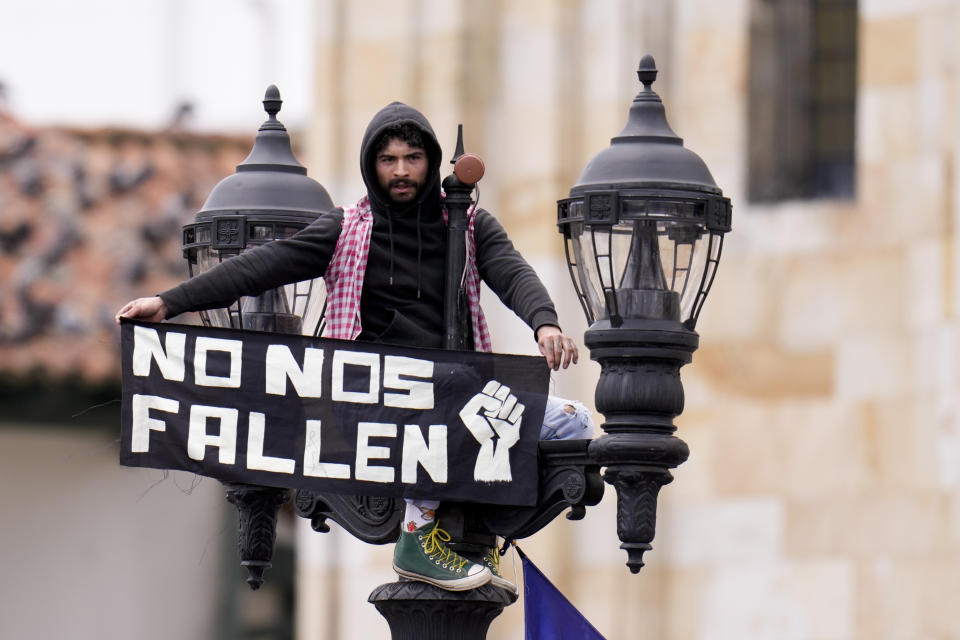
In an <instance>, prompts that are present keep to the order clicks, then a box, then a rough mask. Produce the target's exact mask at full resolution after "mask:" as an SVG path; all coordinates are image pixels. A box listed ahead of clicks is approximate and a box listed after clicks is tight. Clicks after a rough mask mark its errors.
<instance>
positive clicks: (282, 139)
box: [183, 85, 334, 335]
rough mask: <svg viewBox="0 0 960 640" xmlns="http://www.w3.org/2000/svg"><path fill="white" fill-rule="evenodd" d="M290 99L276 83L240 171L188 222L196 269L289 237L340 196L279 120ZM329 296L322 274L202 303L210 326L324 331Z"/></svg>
mask: <svg viewBox="0 0 960 640" xmlns="http://www.w3.org/2000/svg"><path fill="white" fill-rule="evenodd" d="M281 104H282V100H281V99H280V92H279V91H278V90H277V87H276V86H274V85H270V86H269V87H268V88H267V91H266V95H265V96H264V99H263V106H264V110H265V111H266V112H267V114H268V116H269V117H268V119H267V120H266V122H264V123H263V124H262V125H261V126H260V131H259V133H258V134H257V138H256V141H255V142H254V145H253V149H252V150H251V152H250V155H249V156H247V158H246V160H244V161H243V162H241V163H240V164H239V165H237V172H236V173H234V174H233V175H230V176H227V177H226V178H224V179H223V180H221V181H220V182H219V183H218V184H217V185H216V186H215V187H214V188H213V190H212V191H211V192H210V195H209V196H208V197H207V200H206V202H204V204H203V207H202V208H201V209H200V211H199V212H198V213H197V215H196V220H195V222H194V223H193V224H188V225H186V226H184V228H183V255H184V257H185V258H186V259H187V263H188V265H189V269H190V277H193V276H195V275H198V274H200V273H203V272H205V271H208V270H209V269H212V268H213V267H214V266H216V265H217V264H218V263H220V262H222V261H223V260H226V259H229V258H232V257H234V256H236V255H239V254H240V253H243V252H244V251H247V250H248V249H251V248H253V247H256V246H258V245H262V244H265V243H267V242H270V241H272V240H277V239H280V238H289V237H290V236H292V235H294V234H295V233H297V232H298V231H300V230H301V229H303V228H304V227H306V226H307V225H308V224H310V223H311V222H313V221H314V220H316V218H317V217H318V216H319V215H320V214H321V213H324V212H326V211H329V210H331V209H333V206H334V205H333V201H332V200H331V199H330V195H329V194H328V193H327V190H326V189H324V188H323V187H322V186H321V185H320V183H318V182H317V181H315V180H313V179H311V178H308V177H307V170H306V168H305V167H303V165H301V164H300V163H299V162H297V159H296V158H295V157H294V155H293V151H292V150H291V148H290V137H289V135H287V129H286V127H284V126H283V124H282V123H281V122H279V121H278V120H277V113H278V112H279V111H280V106H281ZM324 299H325V290H324V288H323V280H322V278H316V279H313V280H307V281H304V282H298V283H296V284H289V285H285V286H282V287H277V288H275V289H270V290H269V291H266V292H265V293H263V294H261V295H259V296H255V297H244V298H241V299H240V300H239V301H237V302H236V303H235V304H233V305H231V306H230V307H229V308H225V309H211V310H208V311H202V312H201V313H200V317H201V318H202V319H203V323H204V324H205V325H206V326H215V327H233V328H235V329H254V330H259V331H277V332H280V333H306V334H309V335H318V334H319V331H320V328H321V327H320V322H321V316H322V309H323V301H324Z"/></svg>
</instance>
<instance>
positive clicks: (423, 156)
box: [376, 138, 429, 204]
mask: <svg viewBox="0 0 960 640" xmlns="http://www.w3.org/2000/svg"><path fill="white" fill-rule="evenodd" d="M428 165H429V162H428V160H427V152H426V150H424V149H423V147H412V146H410V145H409V144H407V143H406V142H404V141H403V140H401V139H400V138H390V140H389V142H387V146H386V147H384V148H383V150H382V151H380V152H379V153H378V154H377V158H376V167H377V179H378V181H379V182H380V188H381V189H383V190H384V192H385V193H386V194H387V196H388V197H389V198H390V201H391V202H393V203H395V204H404V203H407V202H412V201H413V200H415V199H416V197H417V194H418V193H419V192H420V189H422V188H423V185H424V184H425V183H426V180H427V169H428Z"/></svg>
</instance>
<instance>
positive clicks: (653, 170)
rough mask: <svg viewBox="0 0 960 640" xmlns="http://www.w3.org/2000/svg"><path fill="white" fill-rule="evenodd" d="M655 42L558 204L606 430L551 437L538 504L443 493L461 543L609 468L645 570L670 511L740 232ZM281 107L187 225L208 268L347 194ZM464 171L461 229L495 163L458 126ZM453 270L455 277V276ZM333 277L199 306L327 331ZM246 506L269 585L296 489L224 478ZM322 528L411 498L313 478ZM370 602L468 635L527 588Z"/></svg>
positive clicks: (296, 329)
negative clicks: (674, 124)
mask: <svg viewBox="0 0 960 640" xmlns="http://www.w3.org/2000/svg"><path fill="white" fill-rule="evenodd" d="M656 74H657V70H656V68H655V65H654V61H653V58H652V57H650V56H645V57H644V58H643V60H641V62H640V68H639V70H638V76H639V78H640V81H641V83H642V84H643V89H642V90H641V92H640V93H639V94H638V95H637V97H636V98H635V99H634V101H633V105H632V106H631V108H630V115H629V118H628V121H627V124H626V126H625V127H624V129H623V131H621V132H620V134H619V135H617V136H616V137H615V138H613V140H612V143H611V146H610V147H609V148H608V149H605V150H604V151H601V152H600V153H599V154H597V155H596V156H595V157H594V158H593V159H592V160H591V161H590V163H588V165H587V166H586V168H585V169H584V171H583V173H582V175H581V176H580V179H579V180H578V182H577V184H575V185H574V186H573V187H572V188H571V189H570V195H569V197H568V198H565V199H562V200H560V201H559V202H558V203H557V205H558V226H559V229H560V231H561V233H562V235H563V238H564V245H565V250H566V257H567V263H568V267H569V270H570V274H571V277H572V279H573V284H574V288H575V289H576V292H577V295H578V297H579V299H580V302H581V304H582V306H583V310H584V313H585V314H586V317H587V320H588V322H589V323H590V327H589V329H588V330H587V332H586V335H585V340H584V342H585V344H586V346H587V347H588V348H589V349H590V355H591V357H592V358H593V359H594V360H597V361H598V362H599V363H600V366H601V374H600V379H599V382H598V384H597V388H596V398H595V399H596V407H597V409H598V410H599V411H600V412H601V413H603V414H604V416H605V419H606V422H605V423H604V424H603V425H602V426H603V430H604V434H603V435H602V436H601V437H599V438H597V439H596V440H592V441H591V440H571V441H556V442H542V443H540V449H539V457H538V473H539V487H538V496H537V503H536V505H533V506H529V507H502V506H496V505H482V504H470V505H464V504H455V503H453V504H449V505H447V504H445V505H444V506H443V509H444V512H443V513H442V514H441V517H442V520H443V521H444V522H445V523H448V524H449V525H450V529H449V531H450V533H451V535H452V536H453V539H452V541H451V546H452V547H454V548H455V549H457V550H458V551H460V552H461V553H464V554H466V555H468V556H470V555H475V554H476V553H477V552H478V550H480V549H483V548H485V547H489V546H490V545H491V544H493V543H495V541H496V536H500V537H502V538H505V539H507V540H516V539H521V538H525V537H527V536H530V535H532V534H534V533H536V532H537V531H539V530H540V529H542V528H543V527H545V526H546V525H548V524H549V523H550V522H551V521H552V520H553V519H554V518H555V517H556V516H558V515H559V514H560V513H561V512H563V511H567V510H568V514H567V517H568V519H573V520H576V519H581V518H583V517H584V515H585V512H586V507H588V506H592V505H595V504H597V503H598V502H599V501H600V498H601V497H602V494H603V484H604V483H603V481H602V480H601V478H600V469H601V467H604V468H605V469H606V470H605V473H604V474H603V480H605V481H606V482H607V483H609V484H612V485H613V486H614V487H615V488H616V491H617V497H618V502H617V504H618V506H617V533H618V536H619V538H620V540H621V542H622V545H621V547H622V548H624V549H625V550H626V551H627V554H628V561H627V566H628V567H629V568H630V570H631V571H632V572H634V573H636V572H638V571H639V569H640V567H642V566H643V553H644V552H645V551H647V550H649V549H650V548H651V547H650V542H651V541H652V540H653V537H654V530H655V524H656V500H657V495H658V493H659V490H660V487H661V486H663V485H664V484H667V483H668V482H670V481H671V480H672V476H671V474H670V469H673V468H675V467H677V466H678V465H680V464H681V463H682V462H684V461H685V460H686V458H687V456H688V449H687V445H686V444H685V443H684V442H683V441H682V440H680V439H679V438H677V437H676V436H674V435H673V434H674V432H675V430H676V427H675V426H674V425H673V419H674V418H675V417H676V416H677V415H679V414H680V413H681V411H682V410H683V387H682V384H681V382H680V376H679V370H680V368H681V367H682V366H683V365H684V364H686V363H688V362H690V361H691V359H692V354H693V352H694V351H695V350H696V348H697V345H698V341H699V337H698V335H697V334H696V333H695V331H694V328H695V326H696V322H697V318H698V316H699V314H700V310H701V309H702V307H703V304H704V301H705V299H706V296H707V293H708V292H709V290H710V286H711V284H712V282H713V278H714V276H715V274H716V269H717V266H718V264H719V259H720V253H721V247H722V244H723V237H724V234H725V233H726V232H727V231H729V230H730V201H729V199H727V198H725V197H724V196H723V194H722V192H721V190H720V189H719V188H718V187H717V185H716V183H715V182H714V180H713V178H712V176H711V175H710V172H709V170H708V169H707V167H706V165H705V164H704V162H703V161H702V160H701V159H700V158H699V157H698V156H697V155H696V154H694V153H693V152H691V151H689V150H688V149H685V148H684V147H683V144H682V140H681V139H680V138H679V137H677V135H676V134H675V133H674V132H673V131H672V130H671V129H670V127H669V125H668V124H667V121H666V116H665V113H664V108H663V103H662V102H661V100H660V98H659V96H657V94H656V93H655V92H654V91H653V90H652V88H651V86H652V84H653V82H654V81H655V79H656ZM264 107H265V109H266V111H267V113H268V115H269V118H268V120H267V121H266V122H264V124H263V125H262V126H261V128H260V131H259V133H258V135H257V139H256V142H255V144H254V148H253V150H252V151H251V153H250V155H249V156H248V158H247V159H246V160H244V162H243V163H241V164H240V165H239V166H238V167H237V173H236V174H234V175H232V176H228V177H227V178H225V179H224V180H223V181H221V182H220V183H219V184H218V185H217V186H216V187H215V188H214V190H213V191H212V192H211V194H210V196H209V197H208V199H207V201H206V203H205V204H204V206H203V208H202V209H201V211H200V212H199V213H198V214H197V216H196V220H195V222H194V223H192V224H189V225H187V226H185V227H184V230H183V241H184V255H185V257H186V258H187V261H188V263H189V265H190V273H191V275H194V274H196V273H198V272H202V271H204V270H207V269H209V268H212V267H213V266H215V265H216V264H217V263H219V262H221V261H223V260H224V259H228V258H230V257H232V256H236V255H239V254H240V253H242V252H243V251H245V250H247V249H248V248H250V247H253V246H256V245H257V244H262V243H264V242H269V241H271V240H274V239H279V238H286V237H289V236H291V235H293V234H294V233H296V232H297V231H299V230H300V229H302V228H303V227H305V226H306V225H308V224H309V223H310V222H312V221H313V220H314V219H316V217H317V216H318V215H320V214H321V213H323V212H324V211H327V210H330V209H332V208H333V203H332V201H331V200H330V197H329V195H328V194H327V192H326V190H324V189H323V187H322V186H320V185H319V184H318V183H316V182H314V181H313V180H310V179H309V178H307V177H306V169H304V168H303V167H302V166H301V165H300V164H299V163H298V162H297V161H296V159H295V158H294V157H293V154H292V152H291V149H290V140H289V137H288V136H287V133H286V129H285V128H284V127H283V125H282V124H280V123H279V122H278V121H277V119H276V114H277V112H278V111H279V109H280V96H279V92H278V91H277V90H276V87H273V86H271V87H270V88H269V89H268V90H267V96H266V99H265V100H264ZM454 159H455V160H458V159H459V160H460V161H459V162H457V163H456V165H455V168H454V175H452V176H449V177H448V178H447V179H446V180H445V181H444V187H445V189H446V190H447V208H448V211H449V215H450V227H451V234H452V237H453V238H454V240H456V241H458V242H459V240H458V239H459V238H460V237H461V235H462V234H463V233H464V229H465V228H466V226H465V225H466V212H467V210H468V208H469V207H470V206H471V205H472V198H471V193H472V191H473V185H474V183H475V182H476V181H477V180H479V178H480V176H482V174H483V165H482V163H481V162H480V161H479V158H476V156H471V155H470V154H463V153H462V145H461V144H460V142H459V141H458V146H457V152H456V157H455V158H454ZM462 253H463V252H453V253H452V254H450V255H448V257H447V261H448V270H450V272H451V274H453V275H450V276H449V277H448V279H447V280H448V284H447V286H448V288H450V290H451V292H454V291H453V287H454V285H457V286H459V284H460V277H459V274H460V273H461V272H462V268H463V267H462V264H463V260H464V255H462ZM454 276H457V277H454ZM324 293H325V291H324V289H323V284H322V280H321V279H316V280H311V281H307V282H302V283H297V284H295V285H285V286H282V287H278V288H276V289H272V290H270V291H267V292H266V293H264V294H262V295H260V296H256V297H250V298H243V299H241V300H240V301H238V302H237V303H235V304H233V305H231V306H229V307H226V308H223V309H217V310H212V311H208V312H205V313H203V314H202V318H203V321H204V323H205V324H207V325H213V326H223V327H233V328H243V329H257V330H267V331H280V332H289V333H306V334H311V335H319V334H320V330H321V318H322V316H323V309H322V303H323V299H324V298H325V296H324ZM459 298H460V296H459V293H457V292H455V293H454V295H452V296H450V299H449V300H448V301H447V303H446V305H445V334H446V335H445V345H446V346H447V347H448V348H467V346H466V345H467V343H466V341H465V339H464V338H465V334H466V333H467V332H465V331H464V330H463V325H462V324H461V322H462V318H460V317H458V313H456V308H457V306H458V304H459V303H460V299H459ZM227 494H228V499H229V500H230V501H231V502H232V503H234V504H235V505H237V507H238V510H239V512H240V556H241V560H242V564H243V565H244V566H246V567H247V569H248V572H249V574H250V577H249V579H248V583H249V584H250V586H251V587H253V588H257V587H258V586H259V585H260V584H261V583H262V579H263V578H262V576H263V571H264V569H265V568H267V567H269V566H270V565H269V562H270V558H271V555H272V552H273V544H274V537H275V527H276V515H277V509H278V508H279V506H280V505H281V504H283V502H285V501H286V500H287V499H288V498H289V493H288V490H286V489H275V488H269V487H254V486H250V485H240V484H228V485H227ZM294 505H295V509H296V512H297V514H298V515H299V516H301V517H304V518H307V519H309V520H310V521H311V524H312V526H313V528H314V529H315V530H317V531H320V532H324V531H328V530H329V525H328V524H327V520H331V519H332V520H334V521H336V522H338V523H339V524H340V525H341V526H342V527H343V528H344V529H346V530H347V531H348V532H349V533H350V534H351V535H353V536H355V537H356V538H358V539H360V540H362V541H365V542H368V543H371V544H386V543H390V542H394V541H395V540H396V539H397V536H398V535H399V522H400V518H401V513H402V508H403V502H402V500H399V499H397V498H392V497H378V496H345V495H339V494H324V493H316V492H313V491H309V490H305V489H300V490H298V491H297V492H296V499H295V501H294ZM369 599H370V601H371V602H372V603H374V604H375V605H376V607H377V609H378V610H380V611H381V613H382V614H383V615H384V616H385V617H386V618H387V619H388V622H389V624H390V628H391V632H392V634H393V637H394V638H395V639H400V638H422V639H429V638H444V637H453V635H455V634H459V635H456V637H462V638H464V639H467V638H471V639H476V640H481V639H482V638H484V637H485V636H486V630H487V628H488V626H489V624H490V622H491V621H492V620H493V618H495V617H496V616H497V615H498V614H499V613H500V611H501V610H502V609H503V607H504V606H507V605H509V604H511V603H512V602H513V601H514V600H515V599H516V596H515V595H514V594H512V593H509V592H506V591H504V590H502V589H498V588H496V587H493V586H491V585H484V586H483V587H480V588H478V589H475V590H472V591H468V592H450V591H444V590H442V589H439V588H437V587H433V586H432V585H428V584H425V583H419V582H407V581H398V582H394V583H390V584H386V585H381V586H380V587H378V588H377V589H375V590H374V592H373V593H372V594H371V595H370V598H369Z"/></svg>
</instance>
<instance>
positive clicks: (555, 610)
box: [515, 547, 604, 640]
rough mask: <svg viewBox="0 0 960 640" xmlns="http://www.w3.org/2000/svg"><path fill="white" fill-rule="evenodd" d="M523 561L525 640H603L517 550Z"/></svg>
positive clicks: (518, 549) (528, 559)
mask: <svg viewBox="0 0 960 640" xmlns="http://www.w3.org/2000/svg"><path fill="white" fill-rule="evenodd" d="M515 548H516V550H517V554H518V555H519V556H520V559H521V560H522V561H523V617H524V633H525V636H524V637H525V638H526V640H604V637H603V636H602V635H600V632H599V631H597V630H596V629H595V628H594V627H593V625H592V624H590V623H589V622H588V621H587V619H586V618H584V617H583V614H581V613H580V612H579V611H577V609H576V608H575V607H574V606H573V605H572V604H570V601H569V600H567V598H566V597H565V596H564V595H563V594H562V593H560V590H559V589H557V588H556V587H555V586H553V584H552V583H551V582H550V581H549V580H547V577H546V576H545V575H543V574H542V573H541V572H540V569H537V567H536V565H534V564H533V562H531V561H530V558H528V557H527V556H526V554H525V553H523V552H522V551H520V548H519V547H515Z"/></svg>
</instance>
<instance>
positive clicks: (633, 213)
mask: <svg viewBox="0 0 960 640" xmlns="http://www.w3.org/2000/svg"><path fill="white" fill-rule="evenodd" d="M637 75H638V76H639V78H640V82H642V83H643V89H642V90H641V91H640V93H639V94H637V97H636V98H634V101H633V105H632V106H631V108H630V115H629V118H628V120H627V124H626V126H625V127H624V128H623V130H622V131H621V132H620V134H619V135H617V137H615V138H613V140H612V141H611V145H610V147H609V148H607V149H605V150H603V151H601V152H600V153H598V154H597V155H596V156H595V157H594V158H593V159H592V160H590V162H589V163H588V164H587V166H586V167H585V168H584V170H583V174H582V175H581V176H580V179H579V180H578V181H577V184H575V185H574V186H573V187H572V188H571V189H570V197H569V198H566V199H563V200H560V201H559V202H558V203H557V207H558V226H559V228H560V231H561V233H562V234H563V237H564V244H565V248H566V255H567V263H568V266H569V269H570V276H571V278H572V279H573V284H574V288H575V289H576V291H577V295H578V297H579V298H580V302H581V304H582V306H583V310H584V313H585V314H586V316H587V321H588V322H589V323H591V325H590V328H589V329H588V330H587V332H586V335H585V339H584V342H585V343H586V345H587V347H588V348H589V349H590V356H591V358H593V359H594V360H597V361H598V362H599V363H600V365H601V374H600V380H599V382H598V385H597V389H596V406H597V409H598V410H599V411H600V412H602V413H603V414H604V417H605V418H606V422H605V423H604V425H603V429H604V432H605V434H604V435H603V436H601V437H600V438H598V439H597V440H595V441H594V442H592V443H591V446H590V454H591V457H592V458H593V459H594V460H596V461H597V462H598V463H599V464H601V465H603V466H606V472H605V474H604V479H605V480H606V481H607V482H608V483H610V484H613V485H614V486H615V487H616V489H617V495H618V512H617V529H618V535H619V536H620V540H621V541H622V542H623V544H622V545H621V547H622V548H624V549H626V550H627V552H628V556H629V559H628V562H627V565H628V566H629V567H630V569H631V571H633V572H634V573H636V572H637V571H639V570H640V567H642V566H643V562H642V555H643V552H644V551H646V550H648V549H650V548H651V547H650V542H651V541H652V540H653V535H654V529H655V525H656V499H657V494H658V492H659V490H660V487H661V486H662V485H664V484H667V483H668V482H670V481H671V480H672V476H671V474H670V472H669V469H671V468H673V467H676V466H678V465H679V464H681V463H682V462H683V461H684V460H686V459H687V456H688V454H689V451H688V449H687V445H686V444H685V443H684V442H683V441H682V440H680V439H679V438H677V437H675V436H674V435H673V432H674V431H675V430H676V427H675V426H674V425H673V418H674V417H675V416H677V415H679V414H680V413H681V412H682V411H683V386H682V384H681V382H680V375H679V370H680V367H681V366H683V365H684V364H686V363H688V362H690V360H691V358H692V354H693V352H694V351H695V350H696V348H697V345H698V341H699V337H698V336H697V334H696V333H695V332H694V330H693V329H694V327H695V325H696V322H697V318H698V316H699V314H700V310H701V309H702V307H703V303H704V301H705V299H706V296H707V293H708V292H709V290H710V286H711V284H712V283H713V279H714V276H715V275H716V270H717V265H718V263H719V260H720V253H721V248H722V246H723V236H724V234H725V233H726V232H727V231H729V230H730V218H731V214H730V200H729V199H728V198H725V197H723V194H722V192H721V190H720V188H719V187H717V185H716V183H715V182H714V180H713V177H712V176H711V175H710V171H709V170H708V169H707V166H706V164H704V162H703V160H701V159H700V157H699V156H697V155H696V154H695V153H693V152H692V151H690V150H689V149H686V148H684V147H683V141H682V140H681V139H680V138H679V137H678V136H677V135H676V134H675V133H674V132H673V130H672V129H671V128H670V126H669V125H668V124H667V120H666V114H665V112H664V108H663V103H662V101H661V100H660V97H659V96H658V95H657V94H656V93H655V92H654V91H653V89H652V88H651V85H652V84H653V82H654V80H655V79H656V76H657V69H656V66H655V63H654V60H653V58H652V57H651V56H649V55H647V56H644V57H643V59H642V60H641V61H640V67H639V69H638V71H637Z"/></svg>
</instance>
